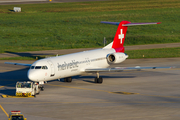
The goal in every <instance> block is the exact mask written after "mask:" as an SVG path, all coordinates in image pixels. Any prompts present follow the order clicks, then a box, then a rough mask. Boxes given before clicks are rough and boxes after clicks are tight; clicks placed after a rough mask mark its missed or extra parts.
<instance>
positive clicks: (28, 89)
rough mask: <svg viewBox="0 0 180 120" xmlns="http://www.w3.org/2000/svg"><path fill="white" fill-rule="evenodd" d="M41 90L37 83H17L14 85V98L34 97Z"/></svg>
mask: <svg viewBox="0 0 180 120" xmlns="http://www.w3.org/2000/svg"><path fill="white" fill-rule="evenodd" d="M41 89H42V88H41V87H39V85H38V84H37V83H33V82H30V81H25V82H17V83H16V96H18V97H29V96H35V95H36V94H39V93H40V90H41Z"/></svg>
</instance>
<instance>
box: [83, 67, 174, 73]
mask: <svg viewBox="0 0 180 120" xmlns="http://www.w3.org/2000/svg"><path fill="white" fill-rule="evenodd" d="M164 68H166V69H167V68H172V67H140V66H136V67H115V68H90V69H85V72H122V71H131V70H143V69H164Z"/></svg>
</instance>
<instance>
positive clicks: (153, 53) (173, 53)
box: [0, 47, 180, 60]
mask: <svg viewBox="0 0 180 120" xmlns="http://www.w3.org/2000/svg"><path fill="white" fill-rule="evenodd" d="M125 53H126V54H128V55H129V57H128V59H141V58H172V57H180V47H176V48H159V49H147V50H127V51H126V52H125ZM54 56H55V55H54ZM50 57H52V56H50ZM42 58H45V56H30V57H6V58H0V60H38V59H42Z"/></svg>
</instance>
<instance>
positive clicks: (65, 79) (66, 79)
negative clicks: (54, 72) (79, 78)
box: [64, 77, 72, 83]
mask: <svg viewBox="0 0 180 120" xmlns="http://www.w3.org/2000/svg"><path fill="white" fill-rule="evenodd" d="M64 82H69V83H70V82H72V77H67V78H64Z"/></svg>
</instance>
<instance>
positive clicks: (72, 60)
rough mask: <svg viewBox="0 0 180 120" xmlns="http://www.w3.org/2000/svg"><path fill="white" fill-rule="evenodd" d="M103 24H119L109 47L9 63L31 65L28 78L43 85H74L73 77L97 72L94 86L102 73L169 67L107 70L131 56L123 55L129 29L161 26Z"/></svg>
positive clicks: (122, 22)
mask: <svg viewBox="0 0 180 120" xmlns="http://www.w3.org/2000/svg"><path fill="white" fill-rule="evenodd" d="M101 23H104V24H112V25H118V28H117V31H116V34H115V37H114V40H113V41H112V42H111V43H110V44H108V45H107V46H105V47H103V48H100V49H94V50H89V51H83V52H78V53H72V54H67V55H61V56H55V57H50V58H44V59H40V60H37V61H35V62H34V63H33V64H24V63H11V62H5V63H6V64H14V65H22V66H29V67H30V69H29V70H28V73H27V76H28V78H29V79H30V80H31V81H34V82H38V83H39V84H41V85H43V84H44V82H47V81H51V80H56V79H59V80H60V79H61V78H64V82H72V76H77V75H84V74H88V73H96V75H97V77H95V79H94V82H95V83H103V78H102V77H100V75H99V73H100V72H115V71H116V72H121V71H125V70H141V69H156V68H169V67H139V66H136V67H115V68H108V67H109V66H110V65H111V64H117V63H121V62H123V61H125V60H126V59H127V58H128V55H127V54H126V53H124V51H125V49H124V46H123V45H124V41H125V37H126V32H127V28H128V27H129V26H136V25H152V24H160V22H151V23H131V22H129V21H121V22H105V21H102V22H101Z"/></svg>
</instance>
